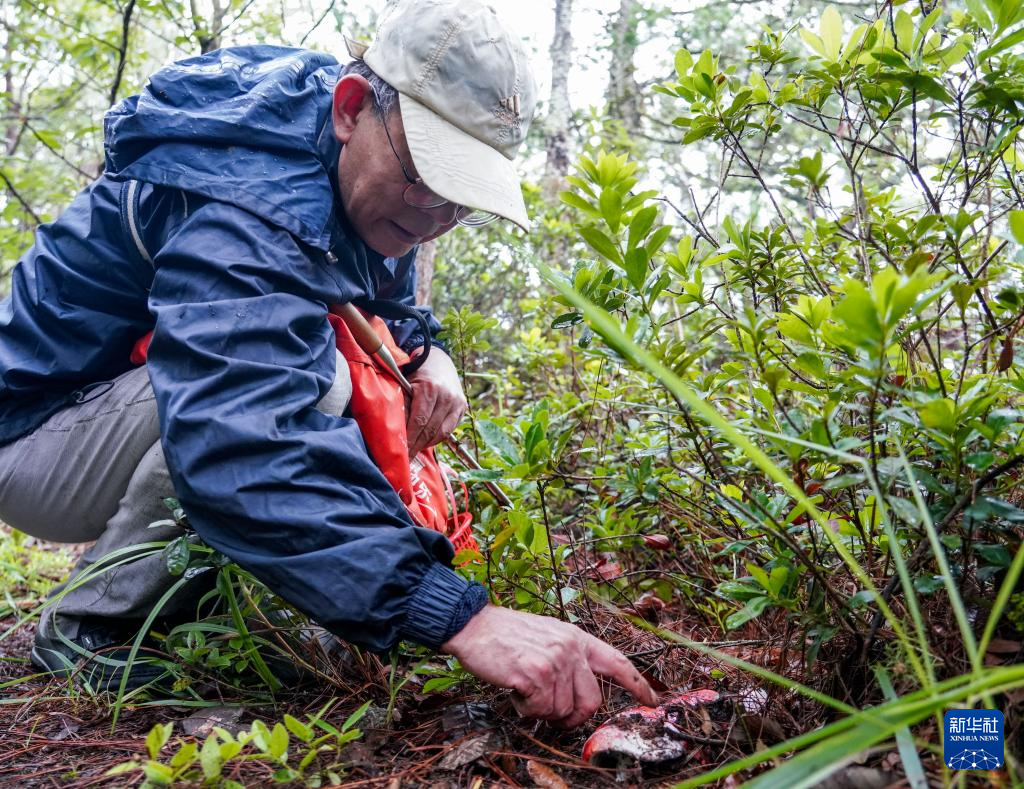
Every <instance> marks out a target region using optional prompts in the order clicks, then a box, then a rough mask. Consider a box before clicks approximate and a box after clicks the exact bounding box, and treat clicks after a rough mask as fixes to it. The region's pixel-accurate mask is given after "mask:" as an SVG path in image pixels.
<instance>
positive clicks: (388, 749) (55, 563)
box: [0, 533, 938, 789]
mask: <svg viewBox="0 0 1024 789" xmlns="http://www.w3.org/2000/svg"><path fill="white" fill-rule="evenodd" d="M3 540H6V541H7V542H6V543H5V542H2V541H3ZM0 545H4V546H5V547H4V549H3V551H2V552H0V572H2V573H3V575H4V576H5V578H4V579H3V580H4V581H5V582H4V583H3V586H4V587H5V588H6V594H5V597H6V606H3V608H2V612H3V613H4V616H3V617H2V618H0V786H3V787H51V786H61V787H80V788H81V789H85V787H95V786H137V785H139V783H140V782H141V780H142V773H141V771H140V770H133V771H131V772H127V773H124V774H121V775H118V776H114V777H111V776H108V775H107V771H108V770H109V769H110V768H112V767H114V766H115V765H118V764H121V763H124V762H126V761H128V760H131V759H145V753H146V745H145V738H146V735H147V733H148V732H149V731H150V729H151V728H152V727H153V726H154V725H155V724H157V723H167V722H174V723H175V727H174V733H173V735H172V737H171V742H170V743H169V744H168V746H167V747H166V748H165V749H164V750H163V752H162V760H163V761H164V763H166V762H167V761H168V759H169V758H170V756H169V755H170V754H173V753H174V750H175V748H178V747H180V745H181V744H183V743H188V742H196V743H197V745H199V746H201V745H202V743H203V740H204V737H205V736H206V735H207V734H208V733H209V731H210V728H211V726H212V724H213V723H218V724H219V725H222V726H223V727H224V728H226V729H228V730H229V731H238V730H243V729H244V730H247V729H248V728H249V727H250V724H251V722H252V721H253V720H257V719H259V720H263V721H265V722H266V723H267V725H268V726H271V727H272V726H273V725H274V723H275V722H277V721H280V720H282V718H283V717H284V715H285V714H286V713H287V714H290V715H292V716H294V717H296V718H299V719H300V720H306V719H307V718H306V717H304V716H307V715H312V714H314V713H316V712H317V711H318V710H321V709H322V708H323V707H324V706H325V704H327V703H328V702H329V701H330V700H331V699H332V698H336V699H337V701H336V702H335V703H334V705H333V706H332V707H331V709H330V712H329V713H328V714H327V715H326V716H325V718H324V720H325V721H327V722H329V723H331V724H333V725H334V726H338V727H340V726H341V724H342V722H343V721H344V720H345V719H346V718H347V717H348V716H349V715H350V714H351V713H352V712H353V710H355V709H357V708H358V707H360V705H362V704H363V703H365V702H367V701H369V702H371V706H370V708H369V710H368V711H367V713H366V714H365V715H364V716H363V718H362V719H361V721H360V722H359V723H358V724H357V725H358V726H359V728H361V729H362V731H363V736H362V737H361V738H360V739H359V740H356V741H353V742H350V743H348V744H346V745H345V746H344V748H343V750H342V751H341V753H340V756H339V757H335V758H334V759H333V762H332V763H333V764H336V765H338V766H337V767H334V768H332V769H334V771H335V773H336V776H337V780H340V783H341V785H344V786H365V787H386V788H387V789H398V788H399V787H414V786H430V787H435V786H459V787H473V789H478V788H479V787H486V786H540V787H545V789H562V787H623V786H636V787H641V786H642V787H648V786H650V787H654V786H669V785H672V784H674V783H676V782H678V781H680V780H683V779H685V778H688V777H693V776H695V775H698V774H700V773H702V772H705V771H707V770H709V769H711V768H713V767H715V766H718V765H721V764H724V763H726V762H728V761H731V760H733V759H735V758H738V757H741V756H743V755H744V754H748V753H751V752H752V751H753V750H755V749H757V748H763V747H765V746H766V745H771V744H772V743H776V742H780V741H782V740H783V739H785V738H787V737H790V736H793V735H795V734H797V733H799V732H801V731H807V730H808V729H809V728H813V726H815V725H820V724H821V723H822V722H824V720H825V718H823V717H822V716H821V711H820V710H819V709H815V708H812V707H810V706H807V707H805V706H803V704H802V703H801V701H800V700H799V699H797V698H794V697H793V696H792V695H791V694H789V693H787V692H786V691H783V690H779V689H775V688H770V689H769V688H765V687H762V686H759V685H757V684H752V683H751V680H750V679H749V678H748V677H746V676H745V675H744V674H742V673H741V672H739V671H737V670H736V669H734V668H731V667H729V666H727V665H725V664H724V663H719V662H717V661H714V660H711V659H709V658H706V657H702V656H700V655H696V654H693V653H691V652H689V651H687V650H684V649H681V648H678V645H673V644H666V643H664V642H663V641H661V640H660V639H659V638H657V637H656V636H654V635H652V634H651V633H649V632H647V631H646V630H642V629H639V628H637V627H635V626H634V625H633V624H631V623H630V622H628V621H625V620H623V619H622V618H620V617H616V616H614V615H613V614H610V613H609V614H604V613H601V614H599V617H598V618H599V621H600V623H601V624H600V628H599V632H598V635H600V636H601V637H603V638H605V639H606V640H608V641H609V642H610V643H612V644H614V645H615V646H617V647H619V648H620V649H622V650H623V651H624V652H626V653H627V654H630V655H631V656H632V657H633V658H634V660H635V661H637V663H638V665H641V666H644V667H645V669H644V672H645V675H646V676H647V677H648V678H649V679H651V680H652V682H653V683H654V684H655V686H656V687H657V688H658V689H659V690H662V691H670V690H671V691H678V690H694V689H702V688H703V689H711V690H714V691H715V692H716V693H717V694H718V701H715V702H714V703H710V704H707V703H706V704H699V705H696V706H694V707H692V708H687V709H685V710H683V711H680V712H679V716H680V717H679V718H678V719H676V723H677V724H678V725H677V726H675V727H673V735H672V739H673V740H675V743H674V747H676V748H677V749H678V758H675V759H673V760H671V761H668V762H666V763H662V764H650V765H644V766H643V767H642V768H641V767H640V766H638V765H637V764H636V763H635V762H633V761H631V760H625V761H623V762H621V763H619V764H617V765H615V766H608V767H598V766H594V765H593V764H588V763H587V762H585V761H583V759H582V756H581V754H582V749H583V746H584V743H585V741H586V740H587V738H588V737H589V736H590V735H591V734H592V733H593V732H594V731H595V729H596V728H597V727H598V725H599V724H601V723H602V722H603V721H606V720H608V719H609V717H610V716H612V715H614V714H615V713H616V712H618V711H621V710H623V709H624V708H627V707H629V706H630V704H631V701H630V700H629V698H628V697H626V696H625V694H624V693H623V692H622V691H621V690H619V689H613V688H608V689H607V691H608V692H607V693H606V697H607V702H606V705H605V707H604V708H603V709H602V710H601V711H600V712H599V713H598V715H596V716H595V717H594V719H592V720H591V721H590V722H588V723H587V724H585V725H584V726H582V727H580V728H579V729H577V730H574V731H563V730H559V729H556V728H553V727H551V726H549V725H547V724H544V723H537V722H532V721H527V720H523V719H521V718H519V717H518V716H517V715H516V714H515V712H514V711H513V709H512V706H511V703H510V701H509V698H508V694H507V692H504V691H496V690H493V689H488V688H482V687H480V686H476V685H474V684H471V683H458V684H456V685H454V686H453V687H450V688H447V689H445V690H444V691H440V692H430V693H424V692H423V682H424V680H425V678H424V677H423V676H420V675H412V674H410V673H408V672H409V667H411V665H412V664H413V661H412V660H410V661H409V664H408V665H407V666H402V665H400V666H399V669H398V674H397V676H399V677H403V676H404V677H405V678H406V679H407V681H406V682H405V683H404V684H402V685H401V686H400V687H398V689H397V692H395V693H394V707H393V713H392V715H391V720H390V721H388V720H387V717H388V716H387V712H386V709H387V707H388V703H389V695H390V694H389V687H390V688H392V689H394V688H395V687H396V685H395V683H394V681H393V680H392V681H391V682H389V676H390V674H391V666H390V665H388V664H386V663H382V662H381V661H379V660H378V659H376V658H375V657H372V656H367V655H365V654H363V655H360V654H358V653H355V654H353V653H348V652H345V653H343V655H348V657H347V658H345V657H342V658H341V659H339V660H338V661H337V667H336V668H337V671H336V673H335V674H334V675H333V677H332V679H331V681H330V682H315V683H312V684H310V685H306V686H303V685H299V686H296V687H293V688H289V689H287V690H286V691H280V692H278V694H277V695H276V696H275V697H274V698H273V699H272V700H270V701H269V702H268V701H260V700H258V699H255V698H254V697H253V696H252V695H246V694H244V693H243V694H238V693H232V692H231V691H229V690H228V691H226V690H225V688H224V686H222V685H218V684H217V683H208V684H206V685H202V684H200V685H198V686H196V688H195V689H196V690H197V691H198V692H199V694H200V695H201V696H202V698H203V700H204V701H205V702H206V703H209V704H210V705H213V706H210V707H197V706H189V705H188V704H187V703H186V699H184V698H179V697H163V698H161V697H151V698H149V699H148V700H142V701H137V702H133V703H125V704H124V705H123V707H122V708H121V709H120V711H119V713H118V718H117V723H116V728H115V729H114V730H113V731H112V720H113V718H114V709H115V708H114V705H113V704H112V699H111V697H110V696H105V695H102V694H100V695H96V694H89V693H87V692H84V691H82V690H81V689H78V688H77V687H76V686H75V685H74V683H72V682H70V681H68V680H65V679H50V678H46V677H39V676H33V675H34V671H35V670H34V669H33V668H32V666H31V664H30V663H29V662H28V652H29V649H30V648H31V644H32V637H33V632H34V621H33V619H32V618H31V617H26V612H29V611H31V610H33V609H34V608H35V607H36V606H37V605H38V603H39V601H40V600H41V599H42V597H43V593H44V591H45V589H46V588H47V586H49V585H51V584H52V583H53V582H54V581H56V580H58V579H59V578H61V577H62V575H63V573H65V572H66V569H67V567H68V566H70V563H71V562H72V561H73V559H74V554H73V553H71V552H68V551H67V550H65V549H57V548H55V547H54V546H52V545H47V544H46V543H34V541H28V542H27V543H26V544H22V545H19V546H16V547H13V548H12V547H11V545H10V540H9V534H7V533H5V534H2V535H0ZM0 606H2V603H0ZM591 613H592V612H591ZM669 614H671V612H669V611H664V612H662V620H661V624H662V625H663V626H665V627H667V628H669V629H673V630H676V631H677V632H682V633H685V634H687V635H690V636H694V634H692V633H689V632H688V628H687V627H686V623H685V622H683V621H679V620H673V618H672V617H671V616H670V615H669ZM592 621H593V620H592ZM19 623H20V624H19ZM763 632H764V631H763V630H762V633H763ZM716 646H717V647H718V648H720V649H722V650H723V651H726V652H728V653H730V654H733V655H735V656H737V657H741V658H743V659H744V660H747V661H750V662H753V663H757V664H759V665H763V666H766V667H769V668H771V669H773V670H775V671H781V672H783V673H785V672H786V671H787V668H793V669H796V668H797V667H798V666H799V663H800V662H799V660H798V658H799V655H798V654H794V653H795V652H797V653H798V650H795V649H794V648H792V647H791V646H790V647H788V648H787V647H786V645H785V644H784V643H783V631H782V630H781V629H780V631H779V637H777V638H775V639H773V640H768V639H766V638H765V637H764V636H763V635H762V636H761V637H754V638H747V639H743V640H734V641H731V642H725V641H721V642H717V644H716ZM193 699H195V696H193ZM622 736H627V735H626V734H623V735H622ZM293 745H294V746H297V745H299V743H298V742H296V741H294V740H293ZM926 765H927V766H928V767H929V768H937V767H938V765H937V764H935V763H932V764H929V762H927V761H926ZM901 773H902V771H901V770H900V767H899V758H898V755H897V754H896V753H895V752H885V751H879V752H872V753H866V754H864V758H863V760H862V763H859V764H852V765H849V766H847V767H845V768H844V769H843V770H842V771H840V772H839V773H838V774H836V775H835V776H833V778H832V779H830V780H829V782H828V783H826V784H822V786H825V787H827V788H828V789H844V788H845V787H850V788H851V789H853V787H856V789H871V788H872V787H878V789H881V787H899V786H904V785H906V784H905V783H904V782H903V781H904V779H903V778H902V774H901ZM309 774H314V772H310V773H309ZM751 775H752V774H751V773H749V772H748V773H740V774H738V775H737V776H734V777H730V778H726V779H723V780H722V781H721V782H720V783H719V784H718V785H720V786H736V785H738V784H739V783H740V782H741V781H740V780H737V779H738V778H742V779H746V778H749V777H751ZM222 777H223V778H228V779H232V780H235V781H238V782H240V783H241V784H242V785H244V786H247V787H255V786H265V785H269V784H271V783H275V782H274V780H273V778H274V768H273V767H272V766H271V765H270V764H269V763H267V761H265V760H263V761H261V760H258V759H255V760H253V759H249V760H231V761H229V762H228V764H227V765H226V766H225V767H224V769H223V773H222ZM328 783H329V782H328V780H326V779H325V780H324V785H327V784H328ZM177 785H196V786H198V785H200V784H198V783H193V784H180V783H179V784H177ZM293 785H297V786H301V785H304V784H302V783H295V784H293ZM305 785H315V782H314V783H311V784H305Z"/></svg>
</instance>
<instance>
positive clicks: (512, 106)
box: [498, 93, 522, 118]
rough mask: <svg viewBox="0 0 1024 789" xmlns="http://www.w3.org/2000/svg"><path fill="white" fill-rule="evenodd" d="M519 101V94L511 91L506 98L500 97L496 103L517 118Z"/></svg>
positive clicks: (519, 107) (519, 106)
mask: <svg viewBox="0 0 1024 789" xmlns="http://www.w3.org/2000/svg"><path fill="white" fill-rule="evenodd" d="M521 101H522V100H521V99H520V97H519V94H518V93H513V94H512V95H511V96H509V97H508V98H507V99H502V100H501V101H500V102H498V103H499V104H500V105H501V106H502V107H504V108H505V109H506V110H508V111H509V112H511V113H512V114H514V115H515V116H516V117H517V118H518V117H519V110H520V109H521Z"/></svg>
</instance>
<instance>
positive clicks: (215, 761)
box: [199, 734, 223, 780]
mask: <svg viewBox="0 0 1024 789" xmlns="http://www.w3.org/2000/svg"><path fill="white" fill-rule="evenodd" d="M222 764H223V762H222V761H221V757H220V744H219V743H218V742H217V738H216V737H215V736H214V735H212V734H211V735H209V736H208V737H207V738H206V741H205V742H204V743H203V747H202V748H201V749H200V751H199V765H200V766H201V767H202V768H203V776H204V777H206V778H207V779H208V780H212V779H214V778H217V777H219V776H220V768H221V766H222Z"/></svg>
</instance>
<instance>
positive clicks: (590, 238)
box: [579, 226, 622, 266]
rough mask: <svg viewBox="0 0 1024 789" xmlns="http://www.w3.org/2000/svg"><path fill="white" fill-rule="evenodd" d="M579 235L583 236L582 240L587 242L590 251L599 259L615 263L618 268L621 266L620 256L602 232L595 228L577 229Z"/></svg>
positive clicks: (613, 243)
mask: <svg viewBox="0 0 1024 789" xmlns="http://www.w3.org/2000/svg"><path fill="white" fill-rule="evenodd" d="M579 234H580V235H581V236H583V240H584V241H586V242H587V244H588V245H589V246H590V248H591V249H593V250H594V251H595V252H596V253H597V254H599V255H600V256H601V257H603V258H605V259H607V260H610V261H611V262H612V263H616V264H618V265H619V266H621V265H622V255H621V254H620V253H619V250H618V248H617V247H616V246H615V242H613V241H612V240H611V239H610V238H608V236H606V235H605V234H604V232H603V231H601V230H599V229H598V228H596V227H592V226H591V227H581V228H579Z"/></svg>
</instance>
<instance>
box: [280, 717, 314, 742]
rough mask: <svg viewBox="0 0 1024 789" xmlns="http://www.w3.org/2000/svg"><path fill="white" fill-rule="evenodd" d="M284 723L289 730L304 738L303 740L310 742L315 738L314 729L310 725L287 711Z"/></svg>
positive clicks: (301, 738)
mask: <svg viewBox="0 0 1024 789" xmlns="http://www.w3.org/2000/svg"><path fill="white" fill-rule="evenodd" d="M284 725H285V726H286V727H288V731H290V732H291V733H292V734H294V735H295V736H296V737H298V738H299V739H300V740H302V742H309V741H310V740H311V739H312V738H313V730H312V729H311V728H309V726H307V725H306V724H305V723H303V722H302V721H300V720H299V719H298V718H294V717H292V716H291V715H288V714H287V713H285V716H284Z"/></svg>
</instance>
